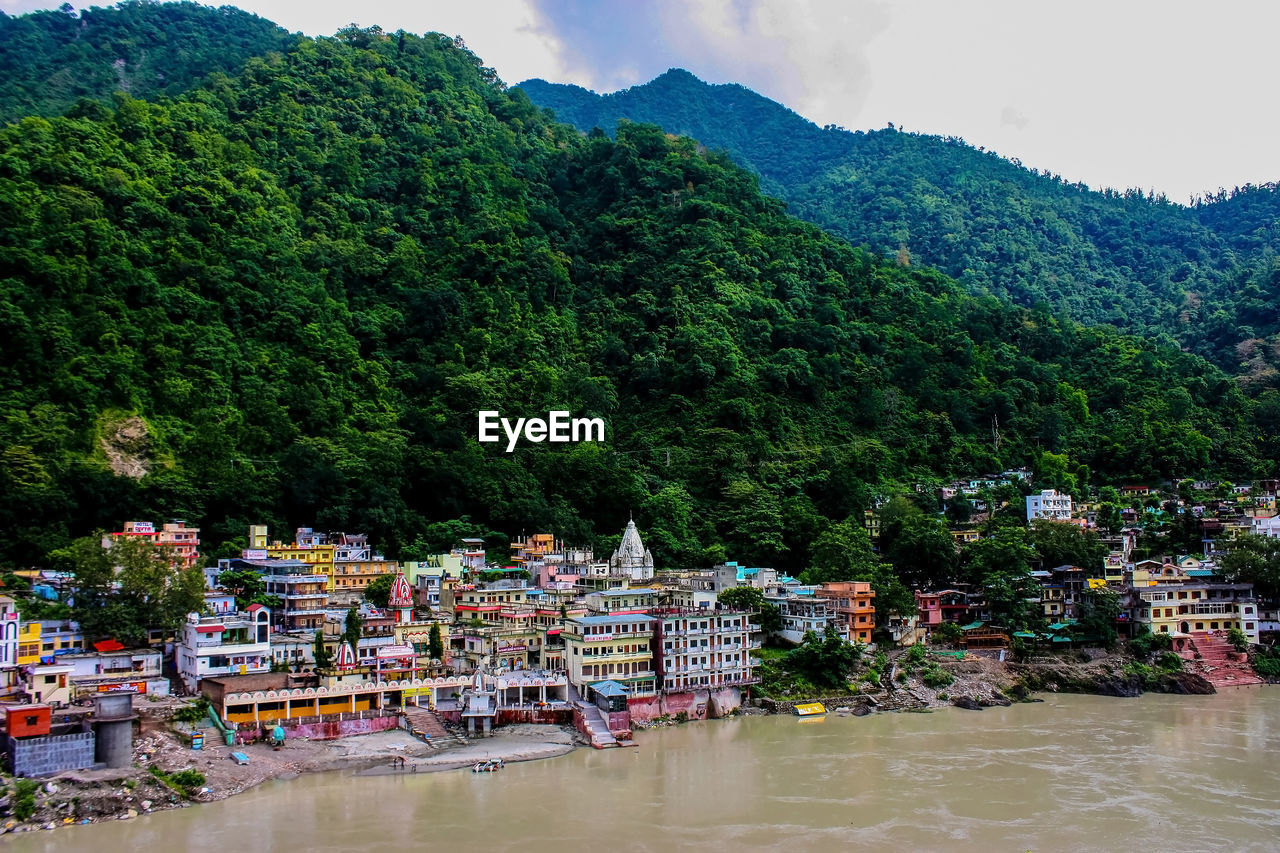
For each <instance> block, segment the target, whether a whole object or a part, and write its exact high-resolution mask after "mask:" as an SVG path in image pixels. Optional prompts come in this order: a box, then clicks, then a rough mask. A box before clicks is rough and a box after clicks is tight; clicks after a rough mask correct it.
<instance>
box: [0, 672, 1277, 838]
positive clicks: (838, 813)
mask: <svg viewBox="0 0 1280 853" xmlns="http://www.w3.org/2000/svg"><path fill="white" fill-rule="evenodd" d="M636 740H637V741H638V742H639V744H640V746H639V747H638V748H635V749H615V750H606V751H596V750H591V749H580V750H577V751H575V752H573V753H571V754H569V755H565V756H562V757H559V758H554V759H548V760H545V761H535V762H528V763H522V764H508V765H507V767H506V768H505V769H504V770H502V771H500V772H498V773H492V774H488V773H486V774H473V773H470V772H465V771H461V772H459V771H454V772H446V773H435V774H425V775H421V774H420V775H414V776H355V775H352V774H345V773H343V774H338V773H331V774H318V775H311V776H304V777H301V778H298V779H294V780H291V781H287V782H271V783H268V784H266V785H263V786H261V787H259V788H257V789H255V790H253V791H250V792H247V793H245V794H242V795H240V796H237V797H233V798H231V799H229V800H225V801H223V802H218V803H211V804H207V805H200V806H196V807H193V808H188V809H181V810H176V811H169V812H162V813H158V814H154V815H146V816H143V817H141V818H138V819H136V820H131V821H116V822H111V823H105V824H97V825H92V826H87V827H73V828H69V829H59V830H56V831H53V832H39V833H31V834H27V835H24V836H16V837H8V838H5V839H3V840H0V846H5V847H8V848H9V849H10V850H14V851H36V850H48V851H59V853H72V851H92V853H104V851H130V850H136V851H192V853H237V851H245V850H254V851H256V850H264V851H265V850H272V851H299V853H304V851H305V853H327V851H346V850H364V851H396V853H403V851H408V850H420V849H429V850H442V851H460V852H461V851H466V853H482V851H483V853H489V851H552V850H555V851H560V850H564V851H579V850H598V851H609V853H618V851H647V850H655V851H671V850H694V849H697V850H720V849H733V850H791V851H805V852H806V853H807V851H812V850H860V849H865V850H872V849H874V850H877V851H883V850H894V851H902V850H906V851H912V850H981V851H986V852H987V853H995V851H1006V850H1008V851H1027V850H1036V851H1049V850H1063V851H1067V850H1070V851H1076V850H1137V851H1174V850H1186V851H1207V850H1258V851H1262V850H1277V849H1280V760H1278V759H1280V688H1277V687H1260V688H1251V689H1247V690H1238V691H1235V692H1232V693H1225V694H1219V695H1216V696H1154V695H1150V696H1143V697H1141V698H1139V699H1111V698H1103V697H1094V696H1047V697H1045V701H1044V702H1043V703H1037V704H1027V705H1017V706H1014V707H1011V708H991V709H987V710H985V711H981V712H972V711H961V710H958V709H948V710H944V711H939V712H934V713H930V714H881V715H874V716H870V717H863V718H856V717H838V716H834V715H832V716H829V717H826V718H823V719H818V720H799V719H796V718H793V717H748V718H743V719H737V720H723V721H712V722H706V723H693V724H688V725H684V726H680V727H675V728H667V729H659V730H654V731H647V732H639V733H637V735H636Z"/></svg>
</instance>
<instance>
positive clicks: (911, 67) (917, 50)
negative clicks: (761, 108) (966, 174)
mask: <svg viewBox="0 0 1280 853" xmlns="http://www.w3.org/2000/svg"><path fill="white" fill-rule="evenodd" d="M59 5H61V3H60V1H59V0H0V10H3V11H5V12H7V13H9V14H16V13H20V12H24V11H29V10H31V9H36V8H55V7H57V6H59ZM72 5H73V6H77V7H81V6H86V5H91V4H77V3H75V2H73V3H72ZM233 5H237V6H239V7H240V8H243V9H246V10H248V11H251V12H255V13H257V14H259V15H261V16H263V17H265V18H268V19H270V20H272V21H275V22H276V23H278V24H280V25H281V26H283V27H285V28H287V29H289V30H293V31H301V32H304V33H307V34H309V35H329V34H332V33H333V32H335V31H336V30H337V29H339V28H340V27H343V26H345V25H347V24H350V23H356V24H359V25H360V26H372V25H375V24H376V25H378V26H381V27H382V28H383V29H384V30H398V29H404V30H408V31H410V32H416V33H423V32H428V31H436V32H442V33H445V34H447V35H461V36H462V37H463V39H464V40H465V41H466V43H467V46H468V47H470V48H471V49H472V50H473V51H474V52H475V53H476V54H478V55H479V56H480V58H481V59H482V60H483V61H484V62H485V64H486V65H490V66H492V67H494V68H495V69H497V72H498V75H499V76H500V77H501V78H502V79H503V80H504V81H506V82H507V83H511V84H515V83H518V82H520V81H522V80H526V79H528V78H531V77H541V78H543V79H545V80H550V81H552V82H562V83H575V84H577V85H579V86H584V87H586V88H588V89H593V90H595V91H597V92H602V93H603V92H612V91H616V90H617V89H620V88H625V87H627V86H633V85H637V84H640V83H644V82H646V81H648V80H650V79H652V78H654V77H656V76H657V75H659V74H661V73H662V72H663V71H665V70H667V69H668V68H672V67H680V68H685V69H687V70H689V71H691V72H693V73H694V74H696V75H697V76H699V77H701V78H702V79H704V80H706V81H708V82H712V83H741V84H743V85H744V86H747V87H748V88H750V89H753V90H755V91H757V92H759V93H761V94H763V95H765V96H767V97H770V98H772V99H774V100H776V101H780V102H781V103H784V104H786V105H787V106H788V107H790V108H791V109H793V110H795V111H796V112H798V113H800V114H801V115H803V116H805V117H807V118H809V119H811V120H813V121H815V122H817V123H818V124H836V125H840V126H841V127H845V128H848V129H849V130H859V129H862V130H869V129H875V128H882V127H885V126H886V125H887V124H888V123H889V122H892V123H894V124H895V125H896V126H898V127H899V128H903V129H906V130H908V131H913V132H920V133H936V134H941V135H944V136H959V137H962V138H963V139H965V140H966V141H967V142H969V143H970V144H972V145H975V146H983V147H985V148H987V149H989V150H995V151H998V152H999V153H1001V154H1003V155H1005V156H1006V157H1011V158H1018V159H1020V160H1021V161H1022V162H1023V163H1024V164H1025V165H1027V166H1030V167H1033V168H1037V169H1047V170H1049V171H1051V172H1054V173H1056V174H1059V175H1061V176H1062V177H1063V178H1065V179H1067V180H1070V181H1083V182H1084V183H1086V184H1088V185H1089V186H1091V187H1094V188H1101V187H1115V188H1118V189H1124V188H1129V187H1138V188H1140V189H1143V190H1154V191H1157V192H1161V193H1164V194H1165V195H1167V196H1168V197H1169V198H1170V199H1171V200H1173V201H1177V202H1184V203H1185V202H1186V201H1187V200H1188V199H1189V198H1190V197H1191V196H1192V195H1193V194H1202V193H1205V192H1212V191H1216V190H1217V189H1219V188H1227V189H1230V188H1231V187H1234V186H1238V185H1242V184H1245V183H1264V182H1270V181H1278V180H1280V157H1278V156H1277V155H1276V154H1275V152H1276V151H1280V146H1277V144H1276V140H1277V139H1278V138H1280V111H1278V110H1275V109H1273V105H1272V103H1271V97H1270V96H1271V94H1272V92H1273V91H1274V90H1275V89H1276V88H1277V87H1276V84H1277V82H1280V64H1276V63H1274V62H1273V61H1272V59H1271V57H1272V55H1273V54H1274V46H1273V42H1274V39H1275V34H1276V33H1277V32H1280V3H1273V2H1270V0H1236V1H1235V2H1225V3H1206V2H1188V1H1187V0H1160V2H1127V1H1126V0H1110V2H1096V1H1095V0H1077V2H1073V3H1061V2H1029V0H910V2H877V0H684V2H678V0H608V1H607V2H604V1H603V0H601V2H589V1H588V0H483V2H466V0H400V2H397V1H396V0H360V2H355V3H353V2H336V0H240V1H239V2H237V3H234V4H233Z"/></svg>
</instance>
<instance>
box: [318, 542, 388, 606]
mask: <svg viewBox="0 0 1280 853" xmlns="http://www.w3.org/2000/svg"><path fill="white" fill-rule="evenodd" d="M330 543H331V544H332V545H333V585H332V586H331V587H330V588H329V592H330V593H332V594H333V595H334V596H336V597H337V598H339V599H341V600H343V601H347V602H350V601H354V600H357V599H359V598H361V597H363V596H364V590H365V587H367V586H368V585H369V584H370V583H372V582H373V581H374V580H375V579H376V578H379V577H381V576H382V575H385V574H395V573H396V572H398V571H400V565H399V563H397V562H396V561H395V560H387V559H384V558H383V556H382V555H381V554H378V553H375V552H374V550H373V549H372V548H371V547H370V546H369V537H368V536H366V535H365V534H363V533H335V534H333V535H332V536H331V537H330Z"/></svg>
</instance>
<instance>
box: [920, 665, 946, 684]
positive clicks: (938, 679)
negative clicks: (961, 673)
mask: <svg viewBox="0 0 1280 853" xmlns="http://www.w3.org/2000/svg"><path fill="white" fill-rule="evenodd" d="M920 680H921V681H923V682H924V684H925V686H926V687H932V688H934V689H935V690H936V689H937V688H939V687H947V686H949V685H950V684H951V683H952V682H954V681H955V677H954V676H952V675H951V673H949V672H947V671H946V670H945V669H942V668H941V667H939V666H938V665H937V664H936V663H935V664H933V665H932V666H930V667H928V668H927V669H926V670H925V671H924V675H922V676H920Z"/></svg>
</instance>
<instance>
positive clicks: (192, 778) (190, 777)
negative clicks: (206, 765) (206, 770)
mask: <svg viewBox="0 0 1280 853" xmlns="http://www.w3.org/2000/svg"><path fill="white" fill-rule="evenodd" d="M169 781H171V782H173V784H175V785H177V786H179V787H181V788H199V787H200V786H202V785H204V774H203V773H201V772H200V771H199V770H179V771H178V772H177V773H170V774H169Z"/></svg>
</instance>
